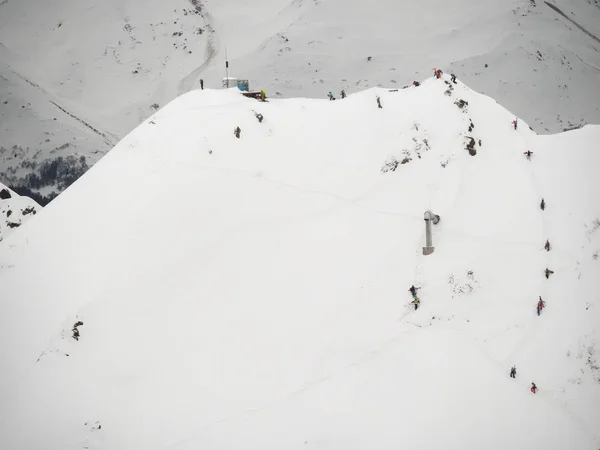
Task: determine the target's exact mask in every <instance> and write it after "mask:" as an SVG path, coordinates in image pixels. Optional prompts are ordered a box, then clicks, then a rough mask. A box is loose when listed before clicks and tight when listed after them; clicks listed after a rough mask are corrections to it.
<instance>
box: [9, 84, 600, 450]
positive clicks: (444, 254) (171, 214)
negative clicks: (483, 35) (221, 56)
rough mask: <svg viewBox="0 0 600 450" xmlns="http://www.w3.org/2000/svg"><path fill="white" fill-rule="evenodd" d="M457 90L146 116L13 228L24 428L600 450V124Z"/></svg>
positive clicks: (15, 353) (134, 444) (143, 437)
mask: <svg viewBox="0 0 600 450" xmlns="http://www.w3.org/2000/svg"><path fill="white" fill-rule="evenodd" d="M448 86H449V84H446V83H445V81H444V80H434V79H428V80H426V81H425V82H424V83H423V85H422V86H420V87H418V88H409V89H406V90H400V91H397V92H392V91H388V90H386V89H370V90H367V91H364V92H360V93H357V94H354V95H351V96H349V97H348V98H347V99H345V100H343V101H335V102H328V101H324V100H311V99H289V100H271V101H270V102H269V103H259V102H255V101H253V100H249V99H245V98H243V97H241V96H240V95H239V94H238V93H236V91H235V89H232V90H229V91H213V90H206V91H203V92H200V91H195V92H191V93H189V94H187V95H185V96H182V97H180V98H178V99H177V100H176V101H174V102H172V103H171V104H169V105H168V106H166V107H165V108H163V109H162V110H161V111H159V112H158V113H157V114H155V115H154V116H153V117H151V118H150V119H149V120H147V121H146V122H144V123H143V124H142V125H140V126H139V127H138V128H136V129H135V130H134V131H133V132H132V133H130V134H129V135H128V136H127V137H126V138H125V139H123V140H122V141H121V142H120V143H119V144H118V145H117V146H116V147H115V148H114V150H113V151H111V152H110V153H109V154H108V155H107V156H106V157H104V158H103V159H102V160H101V161H100V162H99V163H98V164H96V165H95V166H94V167H93V168H92V169H91V170H90V171H89V172H88V173H87V174H86V175H85V176H83V177H82V178H81V179H79V180H78V181H77V182H76V183H75V184H74V185H73V186H71V187H70V188H68V189H67V190H66V191H65V192H64V193H63V194H62V195H61V196H59V197H58V198H57V199H56V200H55V201H54V202H53V203H52V204H50V205H49V206H48V207H47V208H45V209H44V210H43V211H41V212H40V214H38V215H37V216H36V219H35V220H33V221H30V222H28V223H26V224H25V225H24V226H22V227H20V228H19V229H18V230H17V232H15V233H14V234H13V235H11V237H10V238H9V239H8V240H7V241H5V242H4V243H2V244H0V266H1V267H3V268H2V269H0V285H2V286H3V294H5V295H3V296H2V298H0V360H2V361H3V370H2V371H1V372H0V399H2V404H3V405H4V408H2V409H0V447H2V448H10V449H15V450H17V449H31V448H45V449H49V450H52V449H61V450H64V449H81V448H90V449H111V450H118V449H131V448H144V449H197V448H211V449H231V448H239V447H244V448H252V449H254V448H256V449H271V448H272V449H280V448H287V449H295V448H303V449H306V448H330V449H338V448H347V449H364V448H377V449H386V448H399V447H401V448H406V449H413V448H414V449H417V448H419V449H434V448H436V449H437V448H442V447H443V448H447V449H481V448H486V449H506V448H512V449H531V448H544V449H565V448H573V449H595V448H597V447H598V444H599V443H600V433H599V432H598V427H597V425H598V423H599V422H600V407H599V406H598V405H600V369H598V365H599V364H598V362H597V355H596V352H597V348H598V324H599V323H600V321H599V319H600V304H599V302H600V299H599V298H598V292H599V287H600V286H599V282H598V279H599V277H598V275H599V271H600V261H599V260H598V253H599V251H600V231H598V229H599V228H600V226H599V225H598V218H599V217H600V201H599V199H600V195H599V194H600V189H599V185H598V182H597V178H596V173H595V170H596V168H597V167H598V164H599V163H600V161H599V158H600V155H599V154H598V152H597V151H596V149H595V145H596V142H597V141H598V138H600V127H598V126H586V127H584V128H583V129H581V130H576V131H572V132H568V133H564V134H560V135H555V136H537V135H536V134H535V133H534V132H532V131H530V130H529V129H528V127H527V125H526V124H525V123H523V122H521V123H520V127H519V129H518V130H517V131H515V130H514V129H513V128H512V126H511V123H510V122H511V120H513V118H514V116H513V115H512V114H511V113H509V112H508V111H506V110H505V109H503V108H502V107H500V106H499V105H498V104H497V103H496V102H495V101H494V100H492V99H491V98H489V97H486V96H483V95H480V94H477V93H475V92H473V91H470V90H469V89H467V88H466V87H465V86H464V85H463V84H461V83H459V84H458V85H456V86H455V87H454V88H453V89H452V90H450V92H449V94H450V95H446V94H445V91H446V90H448ZM378 96H379V97H380V100H381V104H382V106H383V108H382V109H380V108H378V107H377V103H376V98H377V97H378ZM459 99H463V100H465V101H467V102H468V105H466V106H465V107H464V108H462V109H461V108H459V107H458V106H457V105H456V104H455V102H457V101H458V100H459ZM256 114H261V115H262V116H263V120H262V122H259V121H258V120H257V117H256ZM471 124H473V126H474V128H472V131H471V132H470V131H468V128H469V127H470V126H471ZM237 126H239V127H240V128H241V136H240V139H236V137H235V136H234V133H233V131H234V128H235V127H237ZM467 136H470V137H473V138H474V139H475V140H476V142H477V144H476V147H475V149H476V152H477V153H476V155H475V156H470V155H469V153H468V152H467V151H466V150H465V145H466V143H467V141H468V138H467ZM479 140H481V145H479V143H478V141H479ZM527 149H531V150H532V151H534V155H533V157H532V160H531V161H527V160H526V159H525V157H524V155H523V151H525V150H527ZM394 161H397V162H398V164H395V163H394ZM402 162H404V164H402ZM394 166H395V170H387V171H385V170H386V168H389V167H394ZM382 169H384V170H382ZM542 196H543V197H544V199H545V201H546V204H547V207H546V210H545V211H543V212H542V211H541V210H540V208H539V202H540V199H541V197H542ZM428 208H431V209H432V210H433V211H434V212H435V213H436V214H439V215H440V216H441V222H440V223H439V224H438V225H437V226H435V227H434V245H435V247H436V248H435V252H434V253H433V254H432V255H430V256H423V255H422V249H421V247H422V246H423V245H424V222H423V213H424V211H425V210H426V209H428ZM48 235H52V236H53V239H47V236H48ZM91 237H92V238H91ZM546 239H549V240H550V241H551V243H552V250H551V251H550V252H546V251H544V250H543V244H544V242H545V240H546ZM545 267H550V268H552V269H553V270H554V271H555V273H554V275H552V276H551V278H550V279H549V280H546V279H545V278H544V277H543V270H544V268H545ZM33 279H35V283H32V282H31V280H33ZM413 283H414V284H416V285H417V286H420V287H421V290H420V291H419V296H420V298H421V300H422V305H421V308H420V309H419V310H418V311H414V310H413V309H412V307H411V305H410V304H409V302H410V294H409V293H408V291H407V289H408V287H409V286H410V285H411V284H413ZM539 295H541V296H542V297H543V298H544V300H545V301H546V302H547V307H546V309H545V310H544V311H543V312H542V315H541V316H540V317H538V316H537V315H536V313H535V305H536V302H537V298H538V296H539ZM78 322H81V323H80V324H78ZM73 329H76V330H77V333H75V332H74V331H73ZM75 334H78V338H79V339H78V340H75V339H74V338H73V336H74V335H75ZM513 364H516V367H517V370H518V374H517V378H516V380H512V379H511V378H509V377H508V371H509V368H510V366H511V365H513ZM532 381H535V382H536V383H537V385H538V387H539V392H538V393H537V394H535V395H533V394H531V393H530V392H529V385H530V383H531V382H532Z"/></svg>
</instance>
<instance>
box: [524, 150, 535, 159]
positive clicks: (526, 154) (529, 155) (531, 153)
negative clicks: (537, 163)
mask: <svg viewBox="0 0 600 450" xmlns="http://www.w3.org/2000/svg"><path fill="white" fill-rule="evenodd" d="M523 154H524V155H525V157H526V158H527V159H528V160H529V161H531V155H533V152H532V151H531V150H527V151H526V152H523Z"/></svg>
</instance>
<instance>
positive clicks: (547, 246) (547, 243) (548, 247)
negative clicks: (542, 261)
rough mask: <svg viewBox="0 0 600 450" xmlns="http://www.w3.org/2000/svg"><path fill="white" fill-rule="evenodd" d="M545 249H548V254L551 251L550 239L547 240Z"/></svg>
mask: <svg viewBox="0 0 600 450" xmlns="http://www.w3.org/2000/svg"><path fill="white" fill-rule="evenodd" d="M544 249H546V251H547V252H549V251H550V241H549V240H548V239H546V243H545V244H544Z"/></svg>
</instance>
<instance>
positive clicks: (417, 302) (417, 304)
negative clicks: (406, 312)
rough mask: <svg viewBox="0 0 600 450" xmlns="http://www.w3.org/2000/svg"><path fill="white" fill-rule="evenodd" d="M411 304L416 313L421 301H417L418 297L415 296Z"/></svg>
mask: <svg viewBox="0 0 600 450" xmlns="http://www.w3.org/2000/svg"><path fill="white" fill-rule="evenodd" d="M411 303H413V304H414V305H415V311H416V310H417V309H419V304H420V303H421V300H419V297H417V296H415V297H414V298H413V301H412V302H411Z"/></svg>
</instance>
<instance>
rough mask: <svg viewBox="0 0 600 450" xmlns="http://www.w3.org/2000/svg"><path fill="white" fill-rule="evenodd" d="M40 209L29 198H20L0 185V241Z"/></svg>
mask: <svg viewBox="0 0 600 450" xmlns="http://www.w3.org/2000/svg"><path fill="white" fill-rule="evenodd" d="M40 209H41V208H40V205H38V204H37V203H36V202H35V201H33V200H32V199H30V198H29V197H22V196H20V195H18V194H17V193H15V192H13V191H12V190H10V189H8V188H7V187H6V186H4V185H3V184H2V183H0V241H2V240H4V238H6V237H7V236H8V235H9V234H10V233H12V232H13V230H14V229H15V228H18V227H20V226H21V225H22V224H23V223H24V222H25V221H26V220H28V219H30V218H31V217H32V216H35V215H36V214H37V212H38V211H39V210H40Z"/></svg>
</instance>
